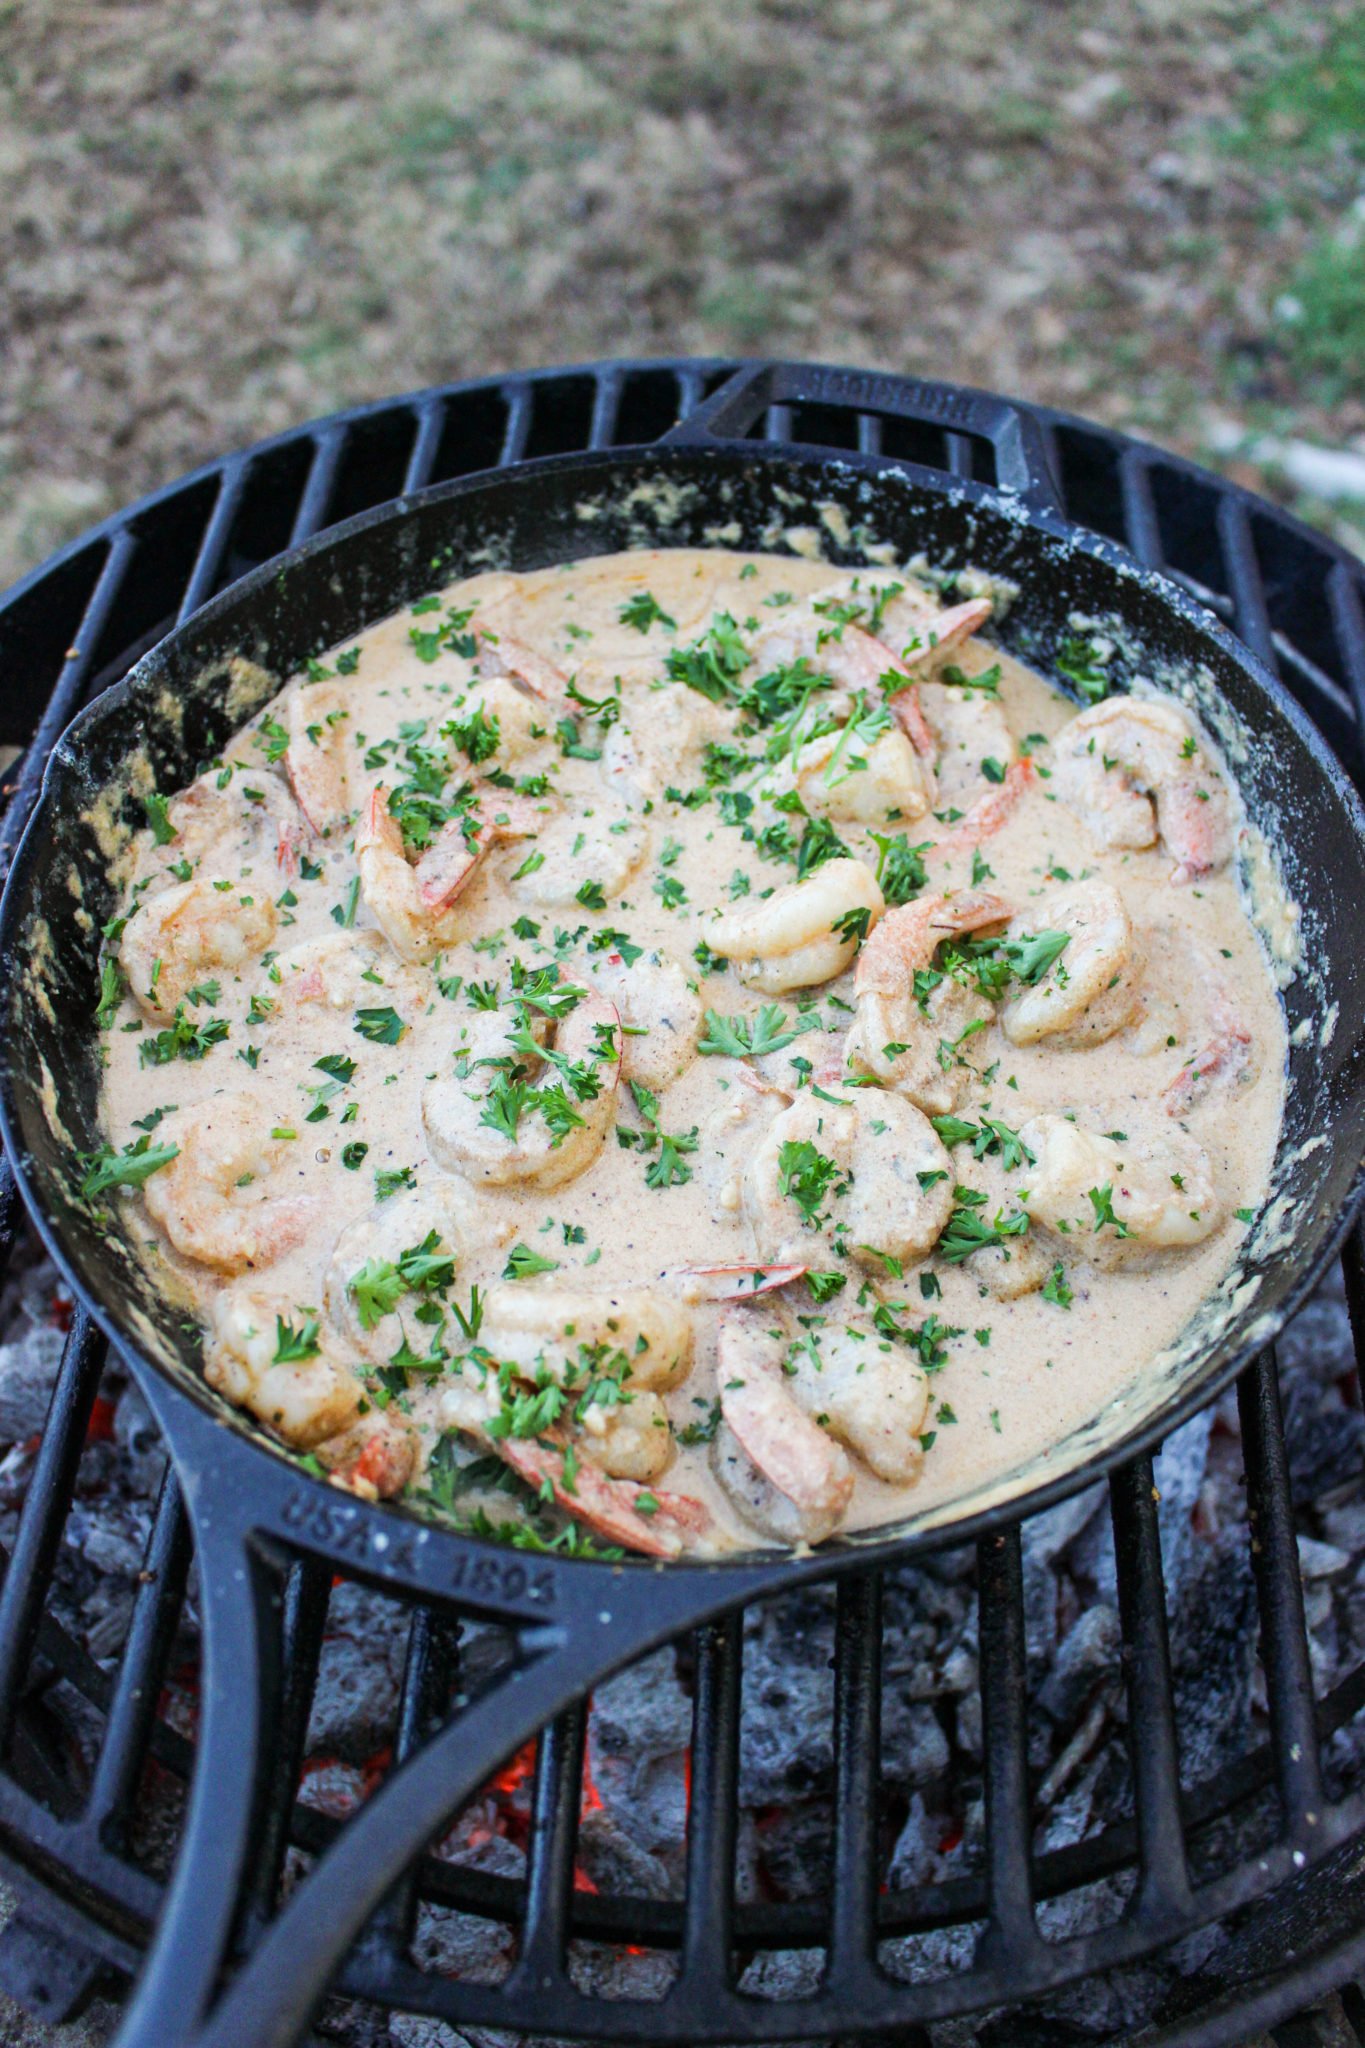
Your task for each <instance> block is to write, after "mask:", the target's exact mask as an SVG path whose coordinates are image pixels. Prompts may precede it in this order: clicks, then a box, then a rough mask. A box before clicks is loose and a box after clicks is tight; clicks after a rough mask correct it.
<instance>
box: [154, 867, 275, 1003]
mask: <svg viewBox="0 0 1365 2048" xmlns="http://www.w3.org/2000/svg"><path fill="white" fill-rule="evenodd" d="M278 923H279V919H278V916H277V914H276V910H275V905H274V903H273V902H272V901H271V899H270V897H269V896H268V895H266V894H265V893H264V891H258V890H257V889H255V888H254V887H253V886H252V885H251V884H249V883H248V884H247V885H245V887H244V886H243V885H242V884H241V883H240V882H233V883H232V884H231V886H230V887H228V888H226V889H220V888H218V887H217V886H215V883H214V881H213V880H212V879H211V878H210V877H208V876H204V877H202V878H199V877H196V879H195V880H194V881H192V882H177V883H176V884H175V886H174V887H173V888H170V889H163V890H162V891H161V892H160V894H159V895H156V896H153V897H151V898H150V899H149V900H148V901H146V902H144V903H142V904H141V905H140V906H139V907H138V909H136V910H135V911H134V912H133V914H132V916H131V917H130V918H129V920H128V922H127V924H126V925H125V926H124V928H123V936H122V938H121V939H120V941H119V960H120V963H121V965H122V967H123V972H124V974H125V975H126V976H127V978H128V987H129V989H130V990H131V992H132V994H133V997H134V998H135V1000H136V1002H137V1005H138V1008H139V1009H140V1010H141V1011H142V1012H143V1014H144V1015H145V1016H148V1017H153V1018H161V1019H163V1020H164V1019H166V1018H168V1017H173V1016H174V1015H175V1011H176V1008H177V1006H178V1005H179V1004H180V1003H183V1002H184V1001H185V999H186V997H187V996H188V994H189V992H190V990H191V989H192V988H194V987H195V986H196V985H197V984H199V983H202V982H206V981H212V980H213V979H214V977H215V976H217V975H221V974H227V975H232V976H236V975H238V974H240V973H241V972H242V970H243V969H244V968H246V967H249V966H250V965H251V963H252V962H253V961H255V960H259V959H260V957H261V954H262V953H264V952H265V950H266V948H267V947H268V946H269V944H270V942H271V940H272V939H273V938H274V936H275V932H276V928H277V926H278ZM210 1000H212V998H210Z"/></svg>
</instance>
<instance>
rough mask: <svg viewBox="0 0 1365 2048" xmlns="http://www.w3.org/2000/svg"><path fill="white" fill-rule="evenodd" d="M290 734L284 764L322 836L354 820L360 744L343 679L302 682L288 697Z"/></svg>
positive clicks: (297, 797)
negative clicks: (355, 766) (354, 773)
mask: <svg viewBox="0 0 1365 2048" xmlns="http://www.w3.org/2000/svg"><path fill="white" fill-rule="evenodd" d="M283 710H284V722H285V726H286V729H287V731H288V734H289V744H288V746H287V747H286V749H285V755H284V768H285V773H286V775H287V776H288V777H289V786H290V788H291V789H292V790H293V792H294V797H295V801H296V802H297V804H298V807H299V809H300V810H301V811H302V812H303V815H304V817H305V818H306V819H307V820H308V823H309V825H310V826H311V827H312V829H313V831H314V832H316V833H317V834H318V835H319V837H320V838H326V837H327V836H328V835H329V834H331V833H333V832H336V831H339V830H340V828H341V827H342V826H343V825H345V824H348V823H349V822H350V818H351V814H352V812H353V811H354V810H355V807H356V804H357V803H358V801H359V794H358V792H357V791H356V790H355V789H354V788H353V786H352V774H351V769H352V765H353V763H354V759H355V744H354V741H353V739H352V737H351V714H350V691H349V689H348V687H347V685H346V684H345V683H344V682H342V681H341V680H340V679H336V680H328V681H325V682H320V683H296V684H295V685H294V686H293V688H292V689H291V690H290V691H289V692H288V693H287V695H286V697H285V701H284V706H283Z"/></svg>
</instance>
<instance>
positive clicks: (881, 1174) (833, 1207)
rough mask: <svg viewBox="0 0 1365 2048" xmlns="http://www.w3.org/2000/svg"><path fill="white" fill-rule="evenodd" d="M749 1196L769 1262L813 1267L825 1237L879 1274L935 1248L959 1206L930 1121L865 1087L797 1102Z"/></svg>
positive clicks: (748, 1211) (772, 1131) (755, 1159)
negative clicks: (846, 1098) (846, 1097)
mask: <svg viewBox="0 0 1365 2048" xmlns="http://www.w3.org/2000/svg"><path fill="white" fill-rule="evenodd" d="M926 1183H927V1185H926ZM743 1190H744V1213H745V1216H746V1218H747V1219H748V1223H749V1227H750V1229H751V1231H752V1232H753V1238H754V1244H755V1246H756V1248H757V1250H758V1252H759V1254H760V1256H761V1257H762V1258H763V1259H765V1260H768V1261H772V1262H774V1263H779V1264H788V1263H793V1262H801V1261H805V1262H807V1263H813V1262H814V1252H815V1250H816V1248H817V1247H818V1242H819V1238H823V1239H824V1240H825V1242H826V1243H827V1244H828V1245H829V1247H830V1250H831V1252H832V1253H833V1254H834V1255H836V1256H838V1257H848V1258H852V1259H856V1260H859V1261H860V1262H861V1263H862V1264H864V1265H866V1266H869V1267H871V1269H872V1270H873V1271H874V1272H877V1273H882V1272H885V1270H886V1261H887V1260H888V1259H895V1260H897V1261H900V1262H901V1263H904V1264H908V1263H909V1262H911V1261H912V1260H916V1259H922V1258H924V1257H925V1256H926V1255H927V1254H928V1253H929V1252H930V1251H932V1250H933V1247H934V1244H935V1242H936V1241H937V1239H938V1236H939V1233H940V1232H941V1231H942V1229H943V1226H944V1225H945V1223H946V1222H947V1221H948V1215H949V1212H950V1210H951V1209H952V1206H953V1192H952V1190H953V1176H952V1172H951V1169H950V1163H949V1159H948V1154H947V1152H946V1151H945V1149H944V1147H943V1145H942V1143H941V1141H940V1139H939V1138H938V1136H937V1134H936V1132H935V1131H934V1128H933V1126H932V1124H931V1123H930V1122H929V1120H928V1118H927V1117H924V1116H921V1114H920V1112H919V1111H918V1110H917V1109H916V1108H915V1107H914V1106H913V1105H912V1104H911V1103H909V1102H906V1101H904V1100H903V1099H902V1098H901V1097H900V1096H897V1095H885V1094H878V1095H877V1096H876V1097H875V1099H869V1096H868V1093H867V1091H865V1090H860V1091H859V1093H858V1095H857V1096H856V1097H855V1099H854V1100H853V1101H852V1102H849V1103H845V1104H836V1103H830V1102H823V1101H821V1100H819V1099H818V1098H817V1097H815V1096H813V1095H811V1094H810V1093H809V1092H807V1091H803V1092H802V1093H801V1094H800V1095H798V1097H797V1098H796V1100H795V1102H793V1103H792V1104H791V1105H790V1107H788V1108H787V1109H784V1110H783V1111H782V1112H781V1114H780V1115H779V1116H777V1117H775V1118H774V1119H773V1121H772V1123H771V1124H770V1125H769V1127H768V1129H767V1131H766V1132H765V1133H764V1135H763V1137H762V1138H761V1139H760V1141H759V1143H758V1145H757V1147H756V1148H755V1150H754V1152H753V1154H752V1156H751V1157H750V1159H749V1162H748V1164H747V1166H746V1167H745V1169H744V1181H743ZM816 1233H818V1237H817V1235H816Z"/></svg>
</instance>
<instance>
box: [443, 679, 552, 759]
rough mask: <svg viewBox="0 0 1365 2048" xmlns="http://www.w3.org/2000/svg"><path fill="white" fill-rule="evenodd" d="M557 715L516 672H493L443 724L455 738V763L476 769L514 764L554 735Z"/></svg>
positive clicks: (453, 757)
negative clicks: (445, 723)
mask: <svg viewBox="0 0 1365 2048" xmlns="http://www.w3.org/2000/svg"><path fill="white" fill-rule="evenodd" d="M553 716H554V714H553V711H552V710H551V709H550V707H548V706H547V705H546V703H545V701H544V699H543V698H541V697H538V696H536V695H535V694H534V692H532V691H531V690H528V689H527V688H526V686H525V684H524V683H521V682H519V681H518V680H517V678H516V677H515V676H512V675H499V676H490V677H489V678H488V679H487V680H486V681H482V682H478V683H476V684H475V686H474V687H473V688H472V689H471V690H468V691H467V692H466V693H465V695H464V696H463V697H460V698H458V699H457V700H456V705H455V714H454V716H453V718H452V719H451V720H450V721H449V723H448V724H447V725H445V726H443V727H442V729H441V730H442V733H443V735H445V736H446V737H447V738H449V739H450V740H451V742H452V766H454V767H456V768H460V769H463V768H468V769H469V770H470V772H474V771H476V769H477V768H481V767H487V766H488V765H489V764H491V765H493V766H495V767H498V768H509V767H510V766H511V765H512V763H513V762H514V761H519V760H520V759H521V758H522V756H523V755H525V754H528V753H530V751H531V749H532V748H533V747H535V746H537V745H538V744H539V743H540V741H541V740H543V739H546V738H548V737H549V723H550V722H551V721H552V720H553ZM476 733H477V734H478V740H479V743H478V745H477V747H476V746H475V737H474V736H475V734H476ZM467 747H468V748H474V750H475V751H474V753H470V752H466V751H465V749H466V748H467ZM475 753H477V755H478V759H477V761H476V760H475Z"/></svg>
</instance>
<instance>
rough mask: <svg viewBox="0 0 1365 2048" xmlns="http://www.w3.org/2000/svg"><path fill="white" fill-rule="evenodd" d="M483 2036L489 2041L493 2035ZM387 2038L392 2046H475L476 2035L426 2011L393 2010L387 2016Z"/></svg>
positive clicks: (449, 2047) (413, 2047)
mask: <svg viewBox="0 0 1365 2048" xmlns="http://www.w3.org/2000/svg"><path fill="white" fill-rule="evenodd" d="M485 2038H486V2039H487V2040H489V2041H490V2042H491V2041H492V2038H493V2037H492V2035H488V2036H486V2037H485ZM389 2040H390V2041H391V2042H392V2043H393V2044H394V2048H475V2043H476V2040H477V2037H476V2036H475V2035H473V2034H466V2033H463V2032H457V2031H456V2029H455V2028H454V2027H448V2026H447V2025H446V2023H445V2021H444V2020H436V2019H432V2018H431V2017H430V2016H429V2015H428V2014H426V2013H421V2012H395V2013H391V2014H390V2016H389Z"/></svg>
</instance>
